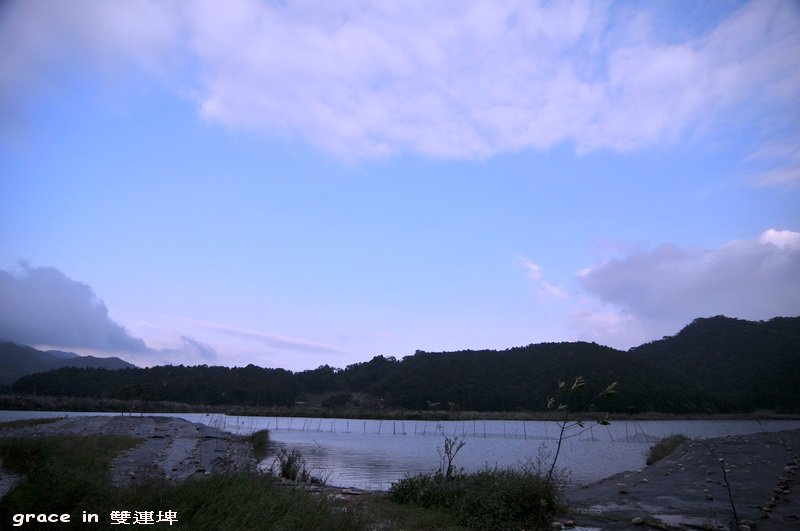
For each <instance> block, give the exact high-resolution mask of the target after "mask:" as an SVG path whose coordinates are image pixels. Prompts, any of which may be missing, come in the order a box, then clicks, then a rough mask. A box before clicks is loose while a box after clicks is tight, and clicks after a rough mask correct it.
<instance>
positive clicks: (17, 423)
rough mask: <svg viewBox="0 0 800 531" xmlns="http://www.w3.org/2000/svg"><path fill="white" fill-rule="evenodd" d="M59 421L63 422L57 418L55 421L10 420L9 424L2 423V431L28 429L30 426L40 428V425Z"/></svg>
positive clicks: (0, 425)
mask: <svg viewBox="0 0 800 531" xmlns="http://www.w3.org/2000/svg"><path fill="white" fill-rule="evenodd" d="M57 420H61V419H59V418H55V419H20V420H10V421H8V422H0V430H13V429H16V428H27V427H29V426H38V425H40V424H50V423H51V422H55V421H57Z"/></svg>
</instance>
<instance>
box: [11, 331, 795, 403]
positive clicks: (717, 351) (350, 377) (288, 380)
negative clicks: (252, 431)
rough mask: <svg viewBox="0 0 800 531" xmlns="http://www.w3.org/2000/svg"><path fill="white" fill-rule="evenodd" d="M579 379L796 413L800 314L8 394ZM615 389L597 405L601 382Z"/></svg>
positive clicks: (146, 396)
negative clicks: (338, 364) (641, 334)
mask: <svg viewBox="0 0 800 531" xmlns="http://www.w3.org/2000/svg"><path fill="white" fill-rule="evenodd" d="M579 375H580V376H584V377H585V379H586V382H587V385H586V391H585V392H584V394H583V396H582V398H581V400H580V401H579V403H577V404H574V406H576V407H578V408H581V409H591V408H592V406H593V405H594V406H597V408H599V409H603V410H605V411H614V412H641V411H662V412H672V413H702V412H744V411H753V410H756V409H774V410H777V411H784V412H786V411H789V412H798V411H800V400H799V399H798V397H797V393H796V390H797V389H798V388H800V318H776V319H772V320H770V321H767V322H757V323H755V322H748V321H741V320H737V319H728V318H726V317H714V318H709V319H697V320H695V321H694V322H693V323H692V324H690V325H689V326H687V327H685V328H684V329H683V330H681V331H680V332H679V333H678V334H676V335H675V336H672V337H667V338H664V339H662V340H659V341H654V342H652V343H648V344H645V345H642V346H639V347H636V348H634V349H631V350H630V351H627V352H624V351H620V350H616V349H613V348H609V347H604V346H601V345H597V344H595V343H584V342H571V343H541V344H536V345H528V346H526V347H518V348H512V349H508V350H503V351H493V350H482V351H471V350H467V351H461V352H442V353H429V352H422V351H417V352H416V353H415V354H414V355H412V356H407V357H405V358H403V359H402V360H397V359H395V358H391V357H389V358H387V357H384V356H376V357H374V358H373V359H372V360H370V361H368V362H364V363H356V364H353V365H350V366H348V367H347V368H345V369H334V368H332V367H329V366H327V365H326V366H322V367H319V368H317V369H314V370H311V371H303V372H299V373H292V372H289V371H286V370H283V369H265V368H260V367H255V366H253V365H249V366H247V367H244V368H233V369H231V368H225V367H208V366H197V367H184V366H164V367H153V368H149V369H123V370H118V371H108V370H102V369H74V368H63V369H58V370H54V371H50V372H46V373H40V374H33V375H28V376H25V377H22V378H20V379H19V380H18V381H17V382H15V383H14V385H13V388H12V390H13V392H15V393H22V394H40V395H53V396H76V397H93V398H121V399H140V400H165V401H177V402H186V403H191V404H207V405H245V406H275V405H279V406H291V405H293V404H294V403H295V402H296V401H304V402H306V401H307V402H308V403H309V404H314V403H316V404H321V405H322V406H323V407H336V408H353V407H359V406H361V407H365V408H372V409H374V408H378V407H394V408H404V409H410V410H425V409H459V410H471V411H524V410H533V411H536V410H544V409H545V407H546V403H547V399H548V398H549V397H551V396H553V394H554V392H555V388H556V385H557V382H558V381H566V382H568V383H571V382H572V380H573V379H574V378H575V377H576V376H579ZM614 381H617V382H619V391H620V392H619V394H617V395H616V396H614V397H612V398H610V399H604V400H603V401H601V402H597V403H593V399H594V397H595V396H596V395H597V393H598V392H599V391H600V390H602V389H603V388H604V387H605V386H607V385H608V384H610V383H612V382H614Z"/></svg>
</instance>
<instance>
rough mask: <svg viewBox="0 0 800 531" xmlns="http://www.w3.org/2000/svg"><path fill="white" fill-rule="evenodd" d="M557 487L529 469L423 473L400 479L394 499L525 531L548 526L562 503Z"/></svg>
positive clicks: (461, 519)
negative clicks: (450, 474) (452, 473)
mask: <svg viewBox="0 0 800 531" xmlns="http://www.w3.org/2000/svg"><path fill="white" fill-rule="evenodd" d="M556 494H557V493H556V489H555V488H554V487H553V486H552V485H551V486H548V485H547V481H546V479H545V478H544V477H543V476H542V475H540V474H536V473H534V472H532V471H531V470H526V469H524V468H518V469H507V470H496V469H495V470H492V469H489V470H483V471H480V472H475V473H471V474H456V475H454V476H452V477H450V478H449V479H448V478H447V477H446V476H444V475H442V474H419V475H416V476H409V477H406V478H404V479H403V480H401V481H399V482H398V483H395V484H394V485H393V486H392V488H391V491H390V499H391V500H392V501H395V502H397V503H401V504H412V505H417V506H420V507H424V508H429V509H440V510H443V511H444V512H446V513H448V514H449V515H450V516H451V517H452V519H453V520H454V521H455V522H456V523H457V524H458V525H461V526H465V527H468V528H473V529H520V528H534V527H536V525H537V524H539V525H544V524H545V523H546V522H549V520H550V517H551V516H552V514H553V513H554V512H556V511H557V510H558V509H559V508H560V507H559V504H558V501H557V497H556Z"/></svg>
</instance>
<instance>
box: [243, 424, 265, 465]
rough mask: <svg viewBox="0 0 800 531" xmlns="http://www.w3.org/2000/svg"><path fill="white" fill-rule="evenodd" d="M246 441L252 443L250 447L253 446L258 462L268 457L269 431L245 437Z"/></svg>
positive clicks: (257, 432)
mask: <svg viewBox="0 0 800 531" xmlns="http://www.w3.org/2000/svg"><path fill="white" fill-rule="evenodd" d="M244 440H245V441H247V442H248V443H250V446H252V448H253V455H254V456H255V458H256V460H257V461H261V460H262V459H264V458H265V457H267V453H268V452H269V431H267V430H258V431H255V432H253V433H251V434H250V435H248V436H247V437H245V439H244Z"/></svg>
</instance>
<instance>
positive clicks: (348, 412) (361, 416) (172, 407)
mask: <svg viewBox="0 0 800 531" xmlns="http://www.w3.org/2000/svg"><path fill="white" fill-rule="evenodd" d="M0 410H5V411H52V412H58V411H63V412H65V413H68V412H81V413H87V412H96V413H118V414H121V415H122V414H134V415H139V414H147V413H151V414H152V413H176V414H177V413H209V414H224V415H227V416H229V417H235V416H238V417H283V418H348V419H358V420H425V421H451V420H452V421H459V420H464V421H466V420H520V421H522V420H554V421H557V420H560V419H561V417H560V415H558V414H557V413H554V412H548V411H453V410H448V411H442V410H424V411H423V410H402V409H369V410H366V409H322V408H315V407H313V406H304V407H294V408H287V407H269V408H264V407H247V406H238V405H227V406H205V405H196V404H184V403H178V402H150V401H139V400H117V399H103V400H98V399H84V398H74V397H43V396H27V395H0ZM573 414H577V415H580V416H582V417H583V418H585V419H586V420H596V419H597V418H599V417H600V416H601V415H602V414H604V413H601V412H596V411H595V412H591V411H590V412H577V411H576V412H573ZM607 416H608V418H609V419H610V420H611V421H614V420H618V421H619V420H630V421H634V420H638V421H642V420H755V421H758V420H800V413H780V412H775V411H771V410H759V411H752V412H744V413H708V414H678V413H664V412H658V411H646V412H639V413H607Z"/></svg>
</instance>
